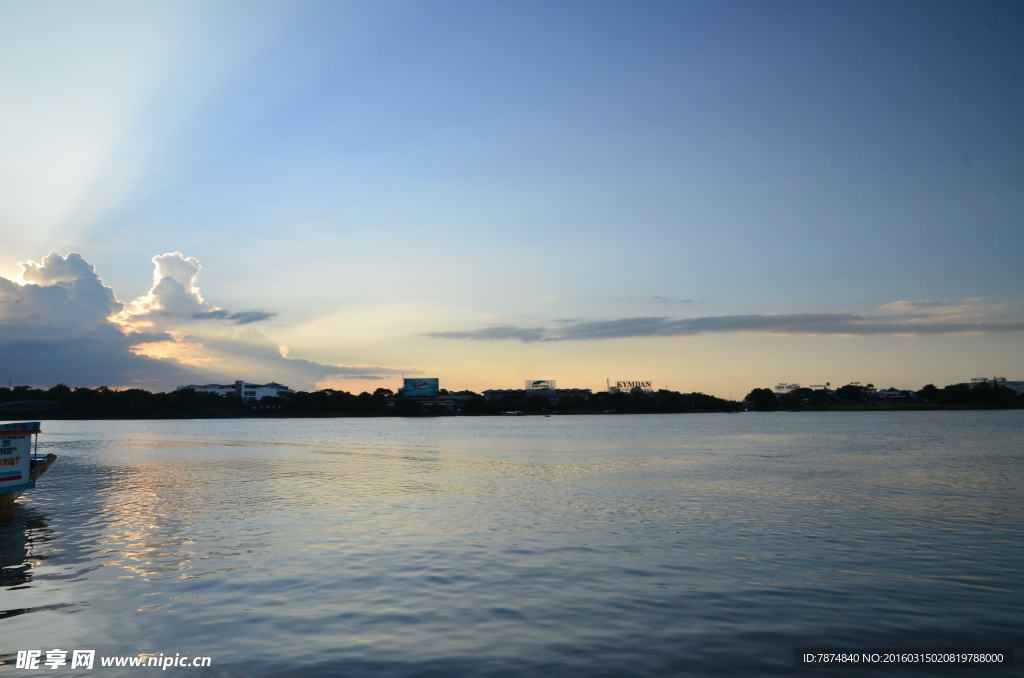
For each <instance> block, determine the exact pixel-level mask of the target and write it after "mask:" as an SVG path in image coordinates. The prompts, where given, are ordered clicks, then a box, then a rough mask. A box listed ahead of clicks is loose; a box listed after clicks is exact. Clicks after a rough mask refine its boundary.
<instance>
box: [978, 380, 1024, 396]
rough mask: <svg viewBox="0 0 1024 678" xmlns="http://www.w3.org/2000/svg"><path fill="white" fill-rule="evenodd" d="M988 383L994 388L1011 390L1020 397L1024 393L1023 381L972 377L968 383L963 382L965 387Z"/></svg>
mask: <svg viewBox="0 0 1024 678" xmlns="http://www.w3.org/2000/svg"><path fill="white" fill-rule="evenodd" d="M985 382H990V383H992V384H993V385H994V386H1005V387H1006V388H1009V389H1013V391H1014V392H1015V393H1016V394H1017V395H1020V394H1021V393H1024V381H1007V380H1006V377H992V378H991V379H989V378H988V377H974V378H972V379H971V380H970V381H969V382H965V383H966V385H967V386H972V387H973V386H977V385H978V384H984V383H985Z"/></svg>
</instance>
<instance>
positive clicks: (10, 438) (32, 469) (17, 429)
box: [0, 421, 57, 506]
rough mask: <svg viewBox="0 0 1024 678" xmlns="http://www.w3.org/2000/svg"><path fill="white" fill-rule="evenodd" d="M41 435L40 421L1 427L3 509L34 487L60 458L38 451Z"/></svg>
mask: <svg viewBox="0 0 1024 678" xmlns="http://www.w3.org/2000/svg"><path fill="white" fill-rule="evenodd" d="M40 432H41V431H40V429H39V422H38V421H23V422H18V423H14V424H0V506H8V505H10V504H12V503H14V500H15V499H17V498H18V497H19V496H21V493H22V492H24V491H25V490H27V489H30V488H32V487H35V485H36V478H38V477H39V476H41V475H43V473H45V472H46V469H48V468H50V464H52V463H53V462H54V460H55V459H56V458H57V455H55V454H47V455H40V454H39V453H38V452H37V450H38V445H39V434H40Z"/></svg>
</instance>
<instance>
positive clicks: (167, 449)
mask: <svg viewBox="0 0 1024 678" xmlns="http://www.w3.org/2000/svg"><path fill="white" fill-rule="evenodd" d="M1022 442H1024V416H1022V413H1017V412H982V413H971V412H949V413H899V414H893V413H833V414H818V415H804V414H797V415H783V414H766V415H759V414H750V415H741V416H727V415H721V416H716V415H706V416H697V415H663V416H630V417H561V418H559V417H551V418H532V417H525V418H516V419H515V420H514V421H511V420H509V419H500V420H499V419H492V418H480V419H473V418H458V419H439V420H396V419H386V420H373V419H366V420H339V419H334V420H311V421H306V420H259V421H213V422H210V421H186V422H181V421H176V422H47V424H46V426H45V433H44V435H43V436H42V440H41V444H40V448H41V449H40V451H43V448H47V449H46V450H45V451H47V452H55V453H56V454H58V455H59V457H60V458H59V460H58V461H57V463H56V464H55V465H54V466H53V467H52V468H51V469H50V471H49V472H48V473H47V474H46V475H45V476H44V477H43V478H42V479H41V480H40V482H39V486H38V487H37V488H36V489H35V490H34V491H32V492H31V493H29V494H26V495H25V497H23V499H22V500H20V501H19V504H18V505H16V506H15V507H14V508H13V509H12V510H11V511H10V512H9V514H6V515H4V516H0V537H2V545H0V558H2V561H0V562H2V568H3V569H0V577H2V579H0V581H2V583H3V590H2V591H0V595H2V596H3V597H4V600H3V604H0V610H7V611H8V612H5V613H3V614H4V615H5V616H6V618H0V625H2V626H0V629H2V631H3V634H2V635H0V638H3V648H2V649H0V661H5V657H6V655H7V654H9V651H10V649H11V648H14V649H15V650H16V649H29V648H35V649H50V648H54V647H61V648H64V647H65V646H67V647H72V648H75V647H77V648H90V649H96V650H97V651H98V652H99V654H105V655H134V654H139V653H160V652H164V653H167V652H171V653H174V652H182V653H188V654H190V655H193V656H195V655H208V656H210V657H212V658H213V669H212V671H213V673H214V675H238V676H272V675H309V676H323V675H345V676H353V675H356V676H358V675H368V676H370V675H372V676H377V675H389V676H390V675H396V676H406V675H445V676H460V675H465V676H479V675H508V676H511V675H516V676H518V675H530V676H534V675H541V676H544V675H550V676H561V675H571V674H575V675H587V676H595V675H608V676H654V675H719V674H729V673H737V674H743V675H773V674H787V675H788V674H789V673H790V672H791V671H792V669H791V659H792V648H793V647H794V646H828V645H838V646H846V647H866V646H876V647H877V646H896V645H900V646H904V647H906V646H914V645H917V646H922V645H924V646H963V645H965V644H967V645H970V644H974V645H984V646H989V647H991V646H994V645H1004V646H1014V645H1017V646H1024V645H1022V643H1021V642H1020V641H1021V640H1022V638H1021V625H1020V623H1019V609H1020V605H1021V603H1022V602H1024V593H1022V592H1024V586H1022V585H1024V575H1022V574H1021V571H1020V567H1019V563H1020V562H1021V560H1022V557H1024V540H1022V539H1021V537H1022V536H1024V534H1022V532H1024V521H1022V517H1024V508H1022V502H1021V491H1020V488H1021V481H1022V480H1024V455H1022V454H1021V452H1020V450H1021V449H1024V445H1022ZM26 612H31V614H25V613H26ZM44 645H45V646H46V647H43V646H44ZM179 670H181V669H179ZM206 671H207V672H210V671H211V670H210V669H207V670H206ZM989 674H991V675H999V670H993V671H990V672H987V674H986V675H989Z"/></svg>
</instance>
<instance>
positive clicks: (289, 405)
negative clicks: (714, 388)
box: [0, 384, 743, 419]
mask: <svg viewBox="0 0 1024 678" xmlns="http://www.w3.org/2000/svg"><path fill="white" fill-rule="evenodd" d="M441 395H442V396H444V395H460V396H466V398H465V401H464V403H463V405H462V414H466V415H498V414H501V413H503V412H508V411H519V412H524V413H528V414H542V413H556V412H557V413H562V414H570V413H571V414H587V413H615V414H641V413H658V412H666V413H668V412H737V411H741V410H742V409H743V406H742V405H740V404H739V403H737V402H734V401H731V400H723V399H721V398H716V397H714V396H710V395H706V394H703V393H678V392H676V391H668V390H660V391H657V392H655V393H603V392H599V393H594V394H593V395H591V396H590V397H589V398H585V397H582V396H567V397H563V398H561V399H560V400H559V401H558V402H557V403H552V402H551V401H550V400H549V399H548V398H546V397H544V396H537V395H533V396H525V397H524V396H520V395H516V394H510V395H504V396H502V397H500V398H497V399H494V400H490V401H488V400H484V398H483V397H482V396H481V395H480V394H478V393H474V392H473V391H459V392H457V393H452V394H449V393H448V391H446V390H444V389H442V392H441ZM389 399H391V403H392V404H389V402H388V401H389ZM25 401H46V402H48V403H55V404H56V406H55V407H54V408H53V409H52V410H45V411H42V410H35V409H15V410H11V409H7V408H3V404H4V403H15V402H25ZM4 412H6V413H7V414H6V415H5V414H4ZM446 413H448V412H447V411H446V410H445V409H444V408H442V407H433V406H431V405H429V404H425V403H424V402H423V401H422V400H419V399H416V398H403V397H401V395H400V394H399V395H398V396H396V394H395V393H394V392H393V391H392V390H391V389H387V388H378V389H377V390H375V391H374V392H373V393H369V392H366V391H364V392H362V393H359V394H352V393H349V392H348V391H339V390H334V389H321V390H319V391H312V392H306V391H298V392H296V393H289V394H285V395H282V396H278V397H273V398H263V399H261V400H260V401H258V402H253V401H243V400H242V399H241V398H239V397H238V396H235V395H227V396H222V395H217V394H214V393H196V392H195V391H194V390H192V389H182V390H180V391H171V392H169V393H151V392H149V391H146V390H144V389H136V388H129V389H123V390H118V389H111V388H107V387H106V386H101V387H99V388H69V387H68V386H65V385H64V384H58V385H57V386H54V387H53V388H50V389H37V388H31V387H29V386H15V387H14V388H0V418H8V419H9V418H10V417H11V416H17V417H18V418H28V417H35V418H68V419H163V418H182V419H192V418H207V417H209V418H215V417H262V416H429V415H440V414H446Z"/></svg>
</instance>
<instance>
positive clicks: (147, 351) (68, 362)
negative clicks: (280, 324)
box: [0, 252, 400, 389]
mask: <svg viewBox="0 0 1024 678" xmlns="http://www.w3.org/2000/svg"><path fill="white" fill-rule="evenodd" d="M153 264H154V275H153V285H152V287H151V288H150V290H149V291H148V292H147V293H146V294H144V295H143V296H141V297H139V298H138V299H135V300H134V301H131V302H129V303H127V304H125V303H123V302H121V301H119V300H118V299H117V297H116V296H115V295H114V291H113V290H112V289H111V288H109V287H107V286H105V285H104V284H103V281H102V280H100V278H99V277H98V276H97V275H96V272H95V269H94V267H93V266H92V265H91V264H89V263H88V262H87V261H85V260H84V259H83V258H82V257H81V256H80V255H78V254H76V253H71V254H69V255H67V256H66V257H62V256H60V255H59V254H57V253H56V252H51V253H50V254H48V255H47V256H46V257H44V258H43V260H42V262H41V263H36V262H32V261H29V262H25V263H23V264H21V268H22V273H21V275H20V276H19V279H18V280H16V281H15V280H8V279H6V278H2V277H0V370H2V373H3V375H4V376H5V378H7V379H9V380H11V381H14V382H18V383H23V384H31V385H37V386H52V385H54V384H56V383H66V384H68V385H70V386H99V385H109V386H130V385H134V386H144V387H147V388H155V389H169V388H173V387H174V386H176V385H178V384H182V383H193V382H196V381H200V382H216V381H233V380H235V379H245V380H247V381H271V380H274V381H279V382H284V383H288V384H289V385H291V386H292V387H294V388H300V389H309V388H313V387H314V384H315V383H316V382H318V381H325V380H326V379H328V378H331V377H341V378H345V377H358V378H364V379H373V378H378V377H381V376H384V375H390V374H395V373H398V372H399V371H400V370H398V369H394V368H386V367H380V366H376V365H355V366H345V365H328V364H322V363H317V362H313V361H310V360H301V359H294V358H288V357H287V356H288V354H289V351H288V349H287V348H285V347H281V346H278V345H277V344H275V343H274V342H273V341H272V340H270V339H269V338H268V337H266V336H264V335H263V334H262V333H260V332H258V331H256V330H255V329H253V328H252V327H248V325H250V324H251V323H254V322H258V321H259V320H264V319H266V318H269V317H272V316H273V315H274V314H273V313H270V312H268V311H242V312H234V313H233V312H230V311H226V310H224V309H222V308H219V307H217V306H213V305H212V304H210V303H208V302H207V301H205V300H204V299H203V297H202V294H201V293H200V291H199V287H198V285H197V280H198V276H199V271H200V268H201V267H200V265H199V261H198V260H197V259H195V258H194V257H185V256H184V255H183V254H181V253H180V252H172V253H168V254H162V255H160V256H156V257H153ZM240 326H246V327H240Z"/></svg>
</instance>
